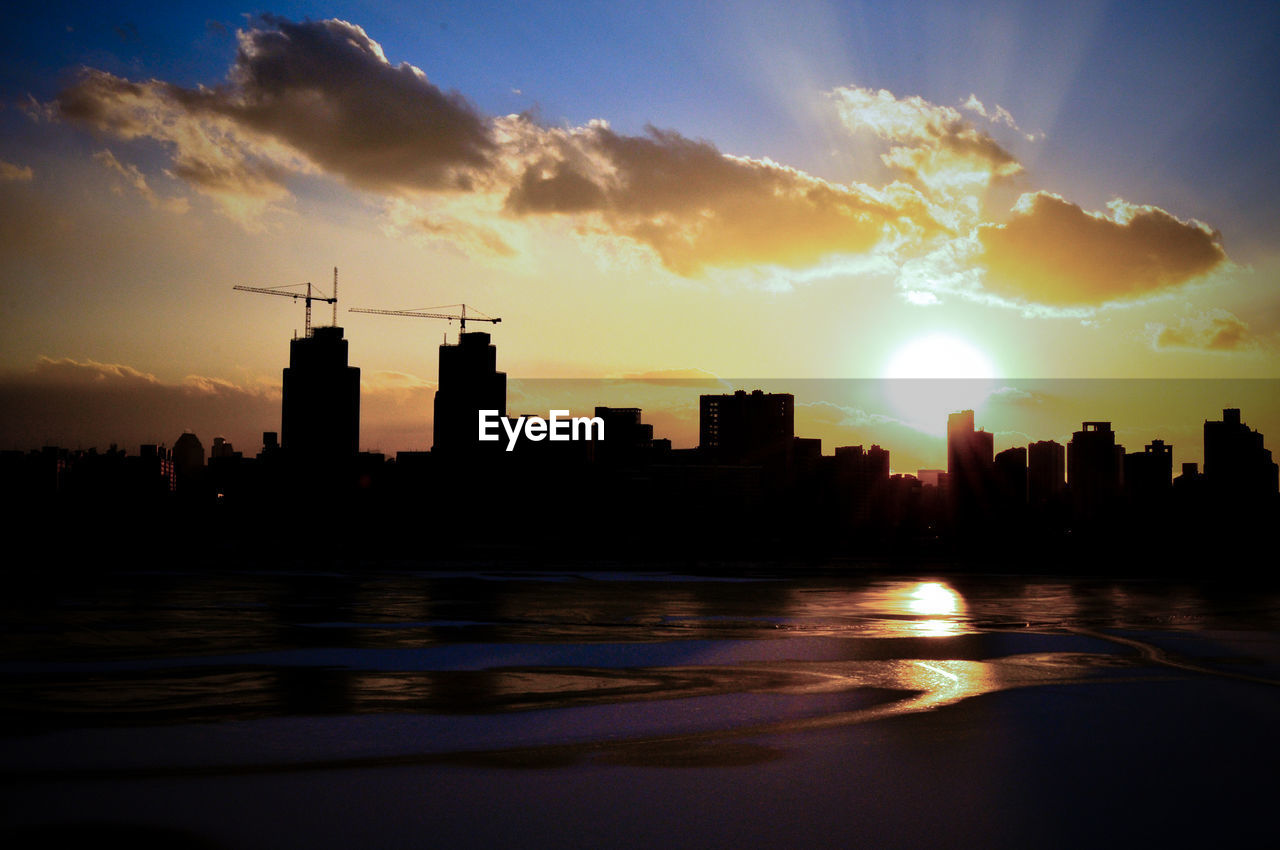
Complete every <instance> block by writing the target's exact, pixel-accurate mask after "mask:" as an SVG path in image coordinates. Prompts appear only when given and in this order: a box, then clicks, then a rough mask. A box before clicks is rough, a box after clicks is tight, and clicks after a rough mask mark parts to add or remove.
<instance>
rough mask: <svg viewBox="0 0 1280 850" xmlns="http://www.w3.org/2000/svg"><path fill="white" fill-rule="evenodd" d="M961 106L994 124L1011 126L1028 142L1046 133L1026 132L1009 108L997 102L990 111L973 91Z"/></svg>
mask: <svg viewBox="0 0 1280 850" xmlns="http://www.w3.org/2000/svg"><path fill="white" fill-rule="evenodd" d="M960 108H961V109H967V110H968V111H970V112H976V113H977V114H978V115H981V116H982V117H983V118H986V119H987V120H988V121H990V122H991V123H992V124H1003V125H1004V126H1006V127H1011V128H1013V129H1014V130H1017V131H1018V133H1020V134H1021V135H1022V138H1024V139H1026V140H1027V141H1028V142H1034V141H1036V140H1038V139H1043V138H1044V133H1027V132H1024V131H1023V129H1022V128H1021V127H1019V126H1018V122H1017V121H1014V120H1013V116H1012V115H1010V114H1009V110H1007V109H1005V108H1004V107H1003V106H1001V105H1000V104H996V108H995V110H994V111H991V112H988V111H987V107H986V106H984V105H983V103H982V101H980V100H978V96H977V95H975V94H973V93H970V94H969V99H968V100H966V101H965V102H964V103H963V104H961V105H960Z"/></svg>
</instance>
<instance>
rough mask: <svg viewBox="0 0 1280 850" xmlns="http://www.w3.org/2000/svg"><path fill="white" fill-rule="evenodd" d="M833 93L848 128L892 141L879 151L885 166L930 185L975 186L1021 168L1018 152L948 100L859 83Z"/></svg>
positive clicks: (964, 188)
mask: <svg viewBox="0 0 1280 850" xmlns="http://www.w3.org/2000/svg"><path fill="white" fill-rule="evenodd" d="M830 96H831V98H832V99H833V100H834V101H835V104H836V110H837V112H838V113H839V115H840V118H841V120H842V121H843V122H844V124H845V126H846V127H847V128H849V129H850V130H853V131H859V130H861V131H868V132H871V133H873V134H875V135H876V136H877V137H879V138H881V139H884V140H885V141H888V142H889V143H890V144H891V147H890V148H889V151H888V152H887V153H885V154H882V155H881V157H880V159H881V161H882V162H883V163H884V164H885V165H886V166H888V167H889V168H891V169H894V170H896V171H899V172H901V173H903V174H905V175H906V176H908V177H910V178H912V179H915V180H918V181H919V182H920V183H922V184H924V185H925V186H926V187H928V188H929V189H930V190H932V191H935V192H951V193H954V192H956V191H973V190H974V189H980V188H985V187H986V186H987V185H989V184H990V183H991V182H992V181H993V180H997V179H1001V178H1007V177H1012V176H1013V175H1015V174H1018V173H1020V172H1021V171H1022V163H1020V162H1019V161H1018V159H1017V157H1015V156H1014V155H1013V154H1012V153H1010V152H1009V151H1007V150H1005V149H1004V148H1003V147H1002V146H1001V145H1000V143H999V142H997V141H996V140H995V139H993V138H992V137H991V136H990V135H988V134H987V133H984V132H983V131H981V130H979V129H977V128H976V127H974V126H973V124H972V123H971V122H969V121H967V120H965V118H964V116H962V115H961V114H960V113H959V112H958V111H956V110H955V109H952V108H951V107H949V106H938V105H936V104H933V103H930V102H929V101H927V100H925V99H924V98H921V97H906V98H897V97H894V95H893V94H892V93H891V92H889V91H887V90H885V89H880V90H879V91H874V90H872V89H868V88H860V87H857V86H844V87H841V88H837V89H835V90H833V91H832V92H831V95H830Z"/></svg>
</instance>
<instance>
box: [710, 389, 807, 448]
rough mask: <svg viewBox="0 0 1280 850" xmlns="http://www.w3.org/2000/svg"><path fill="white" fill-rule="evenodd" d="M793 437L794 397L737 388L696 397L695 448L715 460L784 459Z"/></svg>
mask: <svg viewBox="0 0 1280 850" xmlns="http://www.w3.org/2000/svg"><path fill="white" fill-rule="evenodd" d="M794 439H795V396H793V395H791V394H790V393H764V392H762V391H760V390H753V391H752V392H751V393H747V392H746V391H745V390H738V391H737V392H735V393H734V394H733V395H704V396H700V397H699V410H698V447H699V448H700V449H701V450H702V451H703V452H704V453H705V454H706V455H707V457H709V458H710V459H711V460H712V461H713V462H715V463H728V464H739V463H743V464H756V463H765V462H785V461H786V460H787V459H788V458H789V457H790V452H791V448H792V442H793V440H794Z"/></svg>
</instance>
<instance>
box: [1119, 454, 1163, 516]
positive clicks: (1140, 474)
mask: <svg viewBox="0 0 1280 850" xmlns="http://www.w3.org/2000/svg"><path fill="white" fill-rule="evenodd" d="M1124 489H1125V494H1126V495H1127V496H1128V498H1129V501H1130V502H1132V503H1133V504H1136V505H1150V504H1153V503H1157V502H1160V501H1162V500H1163V499H1165V498H1166V497H1167V496H1168V495H1169V493H1170V491H1171V490H1172V489H1173V446H1170V445H1166V444H1165V442H1164V440H1152V441H1151V442H1150V443H1149V444H1147V447H1146V448H1145V449H1143V450H1142V451H1140V452H1129V453H1128V454H1126V455H1125V456H1124Z"/></svg>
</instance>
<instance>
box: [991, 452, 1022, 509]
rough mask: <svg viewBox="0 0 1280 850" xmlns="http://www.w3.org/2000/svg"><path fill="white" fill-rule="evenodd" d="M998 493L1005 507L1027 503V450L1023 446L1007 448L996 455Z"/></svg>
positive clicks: (1016, 506)
mask: <svg viewBox="0 0 1280 850" xmlns="http://www.w3.org/2000/svg"><path fill="white" fill-rule="evenodd" d="M994 466H995V482H996V495H997V498H998V501H999V503H1000V504H1001V505H1002V506H1003V507H1005V508H1020V507H1021V506H1022V505H1025V504H1026V503H1027V450H1026V448H1025V447H1023V446H1015V447H1014V448H1011V449H1005V450H1004V451H1002V452H1000V453H999V454H998V455H996V456H995V460H994Z"/></svg>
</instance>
